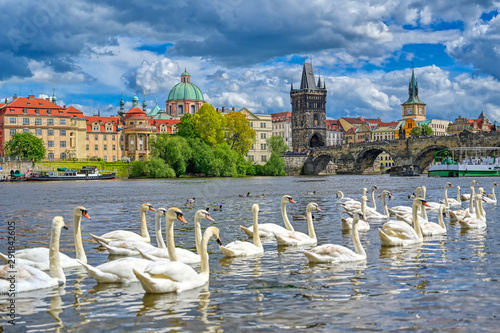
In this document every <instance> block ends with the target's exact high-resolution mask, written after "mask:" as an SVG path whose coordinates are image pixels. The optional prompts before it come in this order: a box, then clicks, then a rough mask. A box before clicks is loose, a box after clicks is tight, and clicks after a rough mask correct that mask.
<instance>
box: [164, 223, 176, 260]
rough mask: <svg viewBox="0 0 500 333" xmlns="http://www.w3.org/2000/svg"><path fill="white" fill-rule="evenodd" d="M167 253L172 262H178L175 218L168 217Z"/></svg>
mask: <svg viewBox="0 0 500 333" xmlns="http://www.w3.org/2000/svg"><path fill="white" fill-rule="evenodd" d="M166 220H167V228H166V230H167V251H168V257H169V258H170V261H177V252H176V251H175V241H174V220H175V219H174V218H171V217H169V216H167V218H166Z"/></svg>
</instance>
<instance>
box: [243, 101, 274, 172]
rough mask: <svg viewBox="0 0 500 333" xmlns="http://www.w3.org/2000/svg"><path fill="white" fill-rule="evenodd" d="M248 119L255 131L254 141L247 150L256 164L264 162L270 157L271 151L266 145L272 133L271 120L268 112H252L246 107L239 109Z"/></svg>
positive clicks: (249, 156)
mask: <svg viewBox="0 0 500 333" xmlns="http://www.w3.org/2000/svg"><path fill="white" fill-rule="evenodd" d="M239 112H243V114H245V116H246V117H247V119H248V120H249V121H250V127H252V129H253V130H254V131H255V143H254V144H253V145H252V147H251V148H250V151H249V152H248V158H250V159H251V160H252V161H254V163H256V164H261V165H263V164H266V163H267V161H268V160H269V158H270V157H271V152H270V151H269V147H268V146H267V140H268V139H270V138H271V136H272V135H273V122H272V117H271V115H270V114H254V113H252V112H250V111H249V110H248V109H247V108H243V109H241V110H240V111H239Z"/></svg>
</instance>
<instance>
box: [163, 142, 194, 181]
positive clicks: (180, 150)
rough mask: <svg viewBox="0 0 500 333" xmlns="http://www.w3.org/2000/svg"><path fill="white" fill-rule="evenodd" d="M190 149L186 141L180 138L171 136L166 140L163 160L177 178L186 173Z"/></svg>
mask: <svg viewBox="0 0 500 333" xmlns="http://www.w3.org/2000/svg"><path fill="white" fill-rule="evenodd" d="M191 154H192V151H191V147H190V146H189V144H188V142H187V140H186V139H185V138H183V137H181V136H172V137H171V138H169V140H168V144H167V145H166V148H165V151H164V156H165V158H164V160H165V162H167V163H168V164H169V165H170V166H171V167H172V169H174V171H175V175H176V176H177V177H179V176H180V175H183V174H185V173H186V168H187V165H188V161H189V159H190V158H191Z"/></svg>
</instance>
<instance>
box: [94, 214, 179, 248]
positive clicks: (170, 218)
mask: <svg viewBox="0 0 500 333" xmlns="http://www.w3.org/2000/svg"><path fill="white" fill-rule="evenodd" d="M159 211H160V209H157V210H156V218H155V233H156V242H157V243H158V247H159V248H166V247H167V246H168V244H167V246H165V242H164V241H163V236H162V232H161V215H162V214H163V215H165V219H166V221H167V222H166V223H167V225H169V223H171V224H172V226H171V228H172V230H173V222H174V220H175V219H178V220H179V221H181V222H183V223H186V220H185V219H184V215H183V214H182V211H181V210H180V209H179V208H177V207H171V208H169V209H168V210H166V213H165V212H164V211H165V208H162V209H161V211H160V212H159ZM168 229H170V227H168V228H167V233H168V232H169V230H168ZM101 244H102V245H103V246H104V247H105V248H106V249H107V250H108V252H109V253H110V254H112V255H118V256H135V255H140V252H139V250H140V251H142V252H143V253H144V252H148V251H152V250H155V249H157V247H155V246H153V245H151V244H148V243H145V242H134V241H112V242H110V243H109V244H106V243H101Z"/></svg>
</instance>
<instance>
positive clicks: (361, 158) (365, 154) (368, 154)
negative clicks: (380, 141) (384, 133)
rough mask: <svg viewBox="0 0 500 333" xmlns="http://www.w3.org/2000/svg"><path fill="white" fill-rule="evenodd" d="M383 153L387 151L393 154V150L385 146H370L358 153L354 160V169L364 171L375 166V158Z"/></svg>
mask: <svg viewBox="0 0 500 333" xmlns="http://www.w3.org/2000/svg"><path fill="white" fill-rule="evenodd" d="M381 153H387V154H389V155H391V157H393V156H392V154H391V151H389V150H387V149H385V148H383V146H370V147H367V148H366V149H364V150H362V151H361V152H360V153H359V154H357V158H356V161H355V162H354V170H355V171H356V172H359V173H363V172H364V171H365V170H366V169H368V168H371V167H373V163H375V159H376V158H377V157H378V155H380V154H381Z"/></svg>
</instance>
